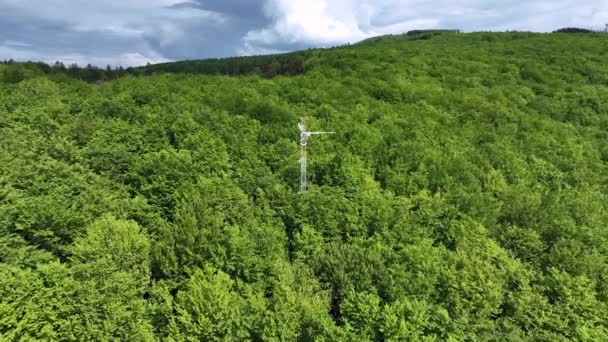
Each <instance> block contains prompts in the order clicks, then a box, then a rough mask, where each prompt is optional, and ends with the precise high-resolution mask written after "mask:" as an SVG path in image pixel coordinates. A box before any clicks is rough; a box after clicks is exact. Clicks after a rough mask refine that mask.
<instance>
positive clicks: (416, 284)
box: [0, 33, 608, 341]
mask: <svg viewBox="0 0 608 342" xmlns="http://www.w3.org/2000/svg"><path fill="white" fill-rule="evenodd" d="M410 38H411V37H410ZM410 38H408V37H407V36H388V37H383V38H379V39H374V40H369V41H366V42H362V43H360V44H357V45H353V46H345V47H340V48H336V49H329V50H312V51H308V52H306V54H305V58H304V59H303V61H302V66H303V68H304V73H303V74H300V75H298V76H293V77H286V76H278V77H274V78H272V79H264V78H261V77H259V76H238V77H229V76H211V75H198V76H193V75H184V74H158V75H153V76H145V77H132V76H127V77H123V78H120V79H117V80H114V81H111V82H107V83H105V84H103V85H92V84H87V83H84V82H79V81H75V80H71V79H69V78H65V77H61V76H60V75H57V74H54V75H50V76H45V75H40V72H39V71H36V67H31V66H27V65H0V79H2V80H3V81H4V82H2V83H0V146H1V148H0V336H2V339H6V340H17V339H49V340H65V339H68V340H69V339H82V340H115V339H119V340H120V339H124V340H136V341H137V340H155V339H167V338H172V339H175V340H184V339H192V340H210V339H235V340H237V339H238V340H241V339H254V340H272V339H280V340H294V339H301V340H313V339H318V340H422V339H424V338H427V339H438V340H447V339H452V340H571V339H574V340H608V322H607V315H606V312H608V305H607V304H608V279H607V276H606V275H607V274H608V230H607V229H606V222H608V198H607V197H608V196H607V191H608V102H607V99H608V86H607V84H608V64H606V62H605V61H606V56H607V54H608V39H607V37H606V36H603V35H599V34H598V35H596V34H591V35H583V34H573V35H568V34H529V33H478V34H443V35H438V36H433V37H431V38H430V39H415V40H412V39H410ZM303 113H306V114H307V115H308V116H309V117H310V127H311V128H312V129H323V130H332V131H336V132H337V134H336V135H332V136H315V137H314V138H312V139H311V141H310V145H309V164H310V165H309V168H310V171H309V172H310V183H311V184H310V190H309V191H308V192H307V193H306V194H298V193H297V189H298V181H299V168H298V158H299V146H298V131H297V128H296V123H297V122H298V120H299V117H300V115H302V114H303Z"/></svg>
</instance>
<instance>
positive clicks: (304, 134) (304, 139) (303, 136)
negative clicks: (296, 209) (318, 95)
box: [298, 117, 335, 193]
mask: <svg viewBox="0 0 608 342" xmlns="http://www.w3.org/2000/svg"><path fill="white" fill-rule="evenodd" d="M306 121H307V118H306V117H304V118H302V120H301V121H300V123H298V128H299V129H300V193H305V192H306V145H307V144H308V137H310V136H311V135H313V134H333V133H335V132H308V131H307V130H306Z"/></svg>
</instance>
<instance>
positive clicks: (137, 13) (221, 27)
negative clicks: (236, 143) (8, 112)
mask: <svg viewBox="0 0 608 342" xmlns="http://www.w3.org/2000/svg"><path fill="white" fill-rule="evenodd" d="M605 23H608V1H606V0H588V1H586V2H584V3H581V2H579V1H574V0H527V1H525V0H519V1H512V0H434V1H428V0H146V1H143V0H120V1H119V0H107V1H85V0H28V1H22V0H0V32H1V34H0V59H8V58H13V59H18V60H42V61H54V60H57V59H64V60H66V61H68V60H69V61H70V62H72V61H75V62H77V63H78V64H87V63H91V64H97V65H101V66H105V65H106V64H111V65H118V64H122V65H123V66H131V65H140V64H145V63H148V62H150V63H154V62H159V61H167V60H178V59H197V58H209V57H224V56H232V55H237V54H241V55H242V54H266V53H278V52H285V51H293V50H297V49H305V48H308V47H325V46H332V45H338V44H344V43H347V42H350V43H352V42H356V41H358V40H361V39H365V38H368V37H370V36H374V35H381V34H391V33H402V32H406V31H409V30H412V29H424V28H456V29H461V30H463V31H486V30H530V31H552V30H554V29H556V28H559V27H565V26H578V27H592V28H603V27H604V24H605Z"/></svg>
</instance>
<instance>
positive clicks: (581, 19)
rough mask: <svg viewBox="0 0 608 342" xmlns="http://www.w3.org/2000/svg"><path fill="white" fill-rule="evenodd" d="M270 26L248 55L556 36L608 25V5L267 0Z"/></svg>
mask: <svg viewBox="0 0 608 342" xmlns="http://www.w3.org/2000/svg"><path fill="white" fill-rule="evenodd" d="M264 8H265V11H266V14H267V16H268V17H269V18H271V19H272V22H271V23H270V24H269V25H267V26H266V27H263V28H258V29H253V30H250V31H249V32H247V34H246V35H245V36H244V38H243V45H244V46H245V47H247V49H246V51H255V50H256V48H257V49H260V50H264V49H268V48H269V47H272V46H277V45H287V46H290V45H296V44H306V45H311V46H312V45H321V46H327V45H335V44H342V43H346V42H354V41H357V40H361V39H364V38H368V37H370V36H375V35H380V34H396V33H403V32H406V31H409V30H413V29H425V28H426V29H431V28H454V29H461V30H463V31H482V30H483V31H490V30H529V31H552V30H554V29H556V28H559V27H564V26H581V27H592V28H599V27H603V26H604V23H608V1H605V0H591V1H587V2H585V3H581V2H579V1H572V0H551V1H549V0H528V1H507V0H498V1H496V0H461V1H454V0H435V1H426V0H382V1H372V0H267V1H266V3H265V7H264Z"/></svg>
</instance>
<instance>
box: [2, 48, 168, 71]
mask: <svg viewBox="0 0 608 342" xmlns="http://www.w3.org/2000/svg"><path fill="white" fill-rule="evenodd" d="M24 47H26V46H22V47H20V46H14V45H8V44H3V45H0V56H2V59H6V60H8V59H13V60H18V61H36V62H46V63H48V64H54V63H55V62H56V61H61V62H63V63H64V64H65V65H70V64H73V63H76V64H78V65H80V66H86V65H87V64H91V65H96V66H101V67H104V66H106V65H111V66H112V67H119V66H123V67H130V66H138V65H145V64H147V63H151V64H154V63H164V62H171V60H170V59H167V58H164V57H162V56H161V55H159V54H158V53H156V52H154V51H147V53H146V54H142V53H140V52H125V53H121V54H119V55H109V56H101V55H100V56H90V55H84V54H67V55H48V54H45V53H39V52H34V51H31V50H26V49H23V48H24Z"/></svg>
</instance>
